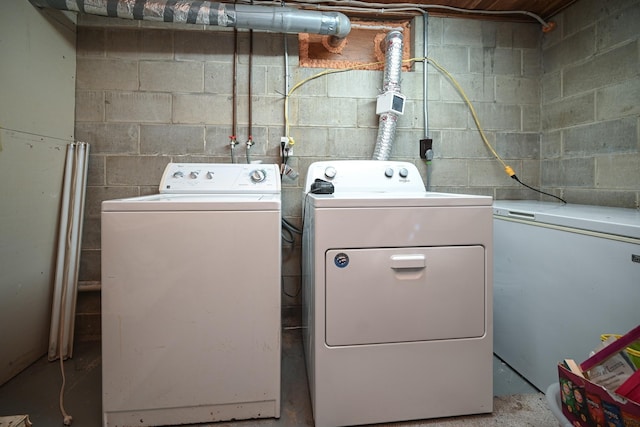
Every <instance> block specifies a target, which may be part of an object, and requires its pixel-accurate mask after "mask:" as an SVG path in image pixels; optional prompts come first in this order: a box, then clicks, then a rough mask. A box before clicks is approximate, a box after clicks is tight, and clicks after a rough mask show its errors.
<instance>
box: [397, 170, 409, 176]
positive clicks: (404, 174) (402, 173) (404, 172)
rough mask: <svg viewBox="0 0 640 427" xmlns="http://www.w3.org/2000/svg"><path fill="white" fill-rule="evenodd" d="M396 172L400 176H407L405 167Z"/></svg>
mask: <svg viewBox="0 0 640 427" xmlns="http://www.w3.org/2000/svg"><path fill="white" fill-rule="evenodd" d="M398 173H399V174H400V177H401V178H406V177H407V176H409V171H408V170H407V168H402V169H400V172H398Z"/></svg>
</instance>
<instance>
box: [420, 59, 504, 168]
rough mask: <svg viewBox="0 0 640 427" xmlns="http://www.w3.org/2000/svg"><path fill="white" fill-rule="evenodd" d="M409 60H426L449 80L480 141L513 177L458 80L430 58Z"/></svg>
mask: <svg viewBox="0 0 640 427" xmlns="http://www.w3.org/2000/svg"><path fill="white" fill-rule="evenodd" d="M411 60H412V61H428V62H429V63H430V64H431V65H433V66H434V67H435V68H436V69H437V70H438V71H440V72H441V73H442V74H444V76H445V77H446V78H447V79H449V81H450V82H451V84H452V85H453V87H455V88H456V90H457V91H458V93H459V94H460V96H462V99H463V100H464V102H465V103H466V104H467V107H468V108H469V111H470V112H471V117H473V121H474V123H475V124H476V127H477V128H478V132H479V133H480V138H481V139H482V142H484V144H485V145H486V146H487V148H488V149H489V151H491V154H493V156H494V157H495V158H496V159H497V160H498V161H499V162H500V163H501V164H502V166H503V167H504V171H505V172H506V174H507V175H509V176H510V177H513V176H514V175H515V172H514V170H513V168H512V167H511V166H509V165H507V164H506V163H505V162H504V160H502V158H501V157H500V156H499V155H498V153H496V150H495V149H494V148H493V146H492V145H491V143H489V140H488V139H487V136H486V135H485V133H484V130H483V129H482V125H480V120H479V119H478V114H477V113H476V109H475V108H474V107H473V104H472V103H471V101H470V100H469V97H467V94H466V93H465V92H464V89H462V86H460V84H459V83H458V81H457V80H456V79H455V78H454V77H453V76H452V75H451V74H450V73H449V72H448V71H447V70H446V69H445V68H444V67H443V66H441V65H440V64H438V63H437V62H436V61H435V60H433V59H432V58H412V59H411Z"/></svg>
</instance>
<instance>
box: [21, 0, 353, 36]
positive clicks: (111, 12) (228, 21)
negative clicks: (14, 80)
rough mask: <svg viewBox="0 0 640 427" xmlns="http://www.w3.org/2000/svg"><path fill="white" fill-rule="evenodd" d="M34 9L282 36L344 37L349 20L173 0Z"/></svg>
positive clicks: (73, 1) (43, 3) (50, 0)
mask: <svg viewBox="0 0 640 427" xmlns="http://www.w3.org/2000/svg"><path fill="white" fill-rule="evenodd" d="M30 1H31V3H32V4H33V5H34V6H37V7H50V8H53V9H59V10H69V11H72V12H78V13H86V14H89V15H99V16H108V17H111V18H123V19H135V20H143V21H161V22H175V23H181V24H199V25H217V26H222V27H235V28H246V29H253V30H265V31H273V32H282V33H313V34H322V35H332V36H337V37H346V36H347V35H348V34H349V31H351V21H349V18H347V16H346V15H344V14H342V13H340V12H320V11H310V10H298V9H293V8H288V7H271V6H254V5H240V4H225V3H213V2H209V1H194V0H191V1H176V0H30Z"/></svg>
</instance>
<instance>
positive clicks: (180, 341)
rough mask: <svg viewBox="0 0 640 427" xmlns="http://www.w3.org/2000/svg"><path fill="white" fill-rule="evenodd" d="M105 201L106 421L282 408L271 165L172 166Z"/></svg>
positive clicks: (171, 420)
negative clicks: (152, 190) (152, 191)
mask: <svg viewBox="0 0 640 427" xmlns="http://www.w3.org/2000/svg"><path fill="white" fill-rule="evenodd" d="M160 192H161V194H157V195H152V196H145V197H137V198H129V199H120V200H109V201H105V202H103V204H102V396H103V422H104V426H105V427H111V426H123V425H136V426H160V425H177V424H193V423H204V422H212V421H221V420H231V419H249V418H269V417H276V418H277V417H279V416H280V344H281V335H280V324H281V321H280V318H281V313H280V297H281V296H280V280H281V278H280V271H281V267H280V265H281V255H280V227H281V225H280V220H281V208H280V205H281V202H280V174H279V170H278V167H277V165H266V164H263V165H250V164H180V163H171V164H169V165H168V166H167V168H166V170H165V172H164V175H163V178H162V182H161V184H160Z"/></svg>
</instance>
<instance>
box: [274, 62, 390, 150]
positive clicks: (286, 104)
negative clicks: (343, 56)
mask: <svg viewBox="0 0 640 427" xmlns="http://www.w3.org/2000/svg"><path fill="white" fill-rule="evenodd" d="M381 64H384V62H370V63H368V64H360V65H354V66H353V67H349V68H342V69H339V70H324V71H321V72H319V73H318V74H314V75H313V76H311V77H307V78H306V79H303V80H301V81H299V82H298V83H296V84H295V85H293V86H292V87H291V89H289V92H287V95H286V96H285V97H284V123H285V136H286V137H287V138H289V140H290V141H292V140H293V138H291V137H290V136H289V97H290V96H291V94H292V93H293V92H295V91H296V89H298V88H299V87H300V86H302V85H303V84H305V83H308V82H310V81H311V80H314V79H317V78H318V77H322V76H326V75H328V74H336V73H344V72H346V71H353V70H357V69H359V68H366V67H371V66H375V65H381Z"/></svg>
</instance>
